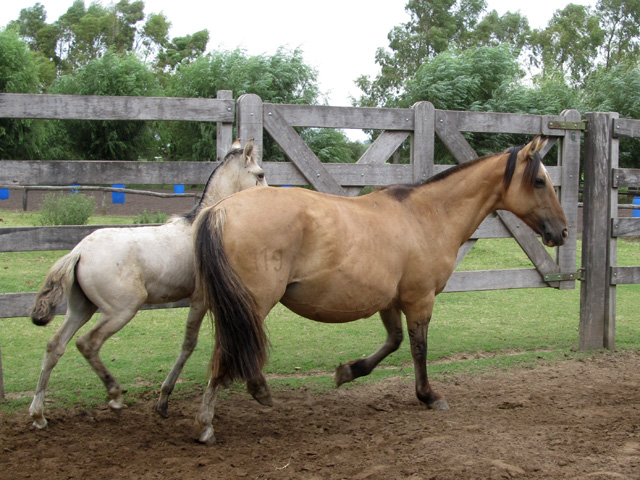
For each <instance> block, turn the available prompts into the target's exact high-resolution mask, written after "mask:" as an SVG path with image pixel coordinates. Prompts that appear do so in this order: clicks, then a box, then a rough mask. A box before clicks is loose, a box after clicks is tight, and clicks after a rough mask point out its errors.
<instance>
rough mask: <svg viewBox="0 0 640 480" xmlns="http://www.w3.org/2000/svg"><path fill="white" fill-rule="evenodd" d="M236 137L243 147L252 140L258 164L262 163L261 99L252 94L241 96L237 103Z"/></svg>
mask: <svg viewBox="0 0 640 480" xmlns="http://www.w3.org/2000/svg"><path fill="white" fill-rule="evenodd" d="M237 124H238V137H240V138H241V139H242V144H243V145H244V144H245V143H247V142H248V141H249V140H250V139H252V138H253V144H254V149H255V150H256V154H257V156H258V162H262V148H263V147H262V135H263V133H262V132H263V126H264V125H263V119H262V99H261V98H260V97H259V96H258V95H255V94H253V93H246V94H244V95H241V96H240V98H238V101H237Z"/></svg>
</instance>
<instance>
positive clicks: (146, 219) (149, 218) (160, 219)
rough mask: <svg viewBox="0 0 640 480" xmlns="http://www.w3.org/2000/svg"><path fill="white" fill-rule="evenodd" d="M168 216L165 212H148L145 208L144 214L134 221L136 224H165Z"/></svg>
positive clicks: (140, 214)
mask: <svg viewBox="0 0 640 480" xmlns="http://www.w3.org/2000/svg"><path fill="white" fill-rule="evenodd" d="M167 218H168V215H167V214H166V213H164V212H148V211H147V209H146V208H145V209H144V210H143V212H142V213H139V214H138V215H137V216H136V217H135V218H134V219H133V223H134V224H136V225H137V224H144V223H165V222H166V221H167Z"/></svg>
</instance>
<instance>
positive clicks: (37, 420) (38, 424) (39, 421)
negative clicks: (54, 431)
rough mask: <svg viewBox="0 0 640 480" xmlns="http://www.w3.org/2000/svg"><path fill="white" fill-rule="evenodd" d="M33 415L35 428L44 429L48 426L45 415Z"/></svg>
mask: <svg viewBox="0 0 640 480" xmlns="http://www.w3.org/2000/svg"><path fill="white" fill-rule="evenodd" d="M31 417H32V418H33V419H34V420H33V426H34V427H35V428H37V429H38V430H44V429H45V428H47V419H46V418H44V416H43V415H40V416H35V415H32V416H31Z"/></svg>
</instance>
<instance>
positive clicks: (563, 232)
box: [562, 228, 569, 240]
mask: <svg viewBox="0 0 640 480" xmlns="http://www.w3.org/2000/svg"><path fill="white" fill-rule="evenodd" d="M562 238H564V239H565V240H566V239H567V238H569V230H568V229H566V228H565V229H564V230H562Z"/></svg>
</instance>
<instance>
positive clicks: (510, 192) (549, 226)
mask: <svg viewBox="0 0 640 480" xmlns="http://www.w3.org/2000/svg"><path fill="white" fill-rule="evenodd" d="M546 143H547V139H546V138H542V137H540V136H537V137H536V138H534V139H533V141H531V142H530V143H529V144H527V145H525V146H524V147H522V148H519V149H518V148H514V149H512V150H511V151H510V152H508V155H509V159H508V160H507V167H506V169H505V176H504V184H503V185H504V186H503V194H502V200H503V202H504V204H505V207H506V209H507V210H510V211H511V212H513V213H515V214H516V215H517V216H518V217H520V218H521V219H522V220H523V221H524V222H525V223H526V224H527V225H529V227H531V229H533V230H534V231H535V232H536V233H538V234H539V235H540V236H541V237H542V241H543V243H544V244H545V245H547V246H549V247H553V246H558V245H562V244H564V242H565V241H566V240H567V238H568V236H569V231H568V228H567V219H566V217H565V215H564V211H563V210H562V206H561V205H560V202H559V201H558V196H557V195H556V191H555V189H554V187H553V182H552V181H551V177H550V176H549V172H548V171H547V169H546V168H545V166H544V165H543V164H542V156H541V154H540V151H541V150H542V149H543V148H544V146H545V145H546Z"/></svg>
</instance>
